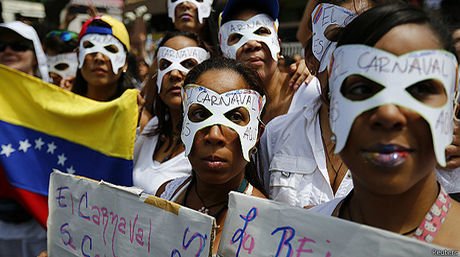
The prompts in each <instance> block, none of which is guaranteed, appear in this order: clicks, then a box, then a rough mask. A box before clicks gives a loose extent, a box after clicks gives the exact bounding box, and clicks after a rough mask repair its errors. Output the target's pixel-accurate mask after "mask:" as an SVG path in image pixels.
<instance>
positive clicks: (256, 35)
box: [219, 14, 281, 61]
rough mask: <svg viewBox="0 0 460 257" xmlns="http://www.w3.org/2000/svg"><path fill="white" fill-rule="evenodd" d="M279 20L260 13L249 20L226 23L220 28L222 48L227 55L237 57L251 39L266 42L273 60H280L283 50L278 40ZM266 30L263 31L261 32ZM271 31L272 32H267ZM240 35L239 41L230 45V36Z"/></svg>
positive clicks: (232, 57)
mask: <svg viewBox="0 0 460 257" xmlns="http://www.w3.org/2000/svg"><path fill="white" fill-rule="evenodd" d="M277 30H278V22H277V21H273V19H272V18H271V17H270V16H268V15H266V14H258V15H256V16H254V17H252V18H251V19H249V20H247V21H242V20H232V21H228V22H226V23H224V24H223V25H222V26H221V27H220V30H219V38H220V49H221V50H222V53H223V55H224V56H225V57H227V58H231V59H236V52H237V51H238V49H240V47H242V46H243V45H244V44H246V43H247V42H248V41H250V40H255V41H259V42H262V43H264V44H265V45H266V46H267V47H268V49H269V50H270V53H271V56H272V58H273V60H275V61H278V53H279V52H280V51H281V50H280V49H281V48H280V44H279V41H278V33H277ZM262 31H264V32H263V33H261V32H262ZM265 31H267V32H270V34H267V33H265ZM235 36H236V37H239V40H238V42H236V43H233V44H232V45H229V42H228V41H229V40H228V39H229V38H230V37H235Z"/></svg>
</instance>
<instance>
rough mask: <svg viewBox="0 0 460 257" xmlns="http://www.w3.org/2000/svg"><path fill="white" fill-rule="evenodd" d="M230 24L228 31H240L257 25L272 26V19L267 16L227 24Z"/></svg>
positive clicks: (257, 26) (254, 27)
mask: <svg viewBox="0 0 460 257" xmlns="http://www.w3.org/2000/svg"><path fill="white" fill-rule="evenodd" d="M229 25H230V28H229V30H230V32H231V33H232V32H240V31H244V30H250V29H256V28H259V27H266V26H268V27H270V26H273V21H272V20H270V19H269V18H259V19H256V20H252V21H247V22H241V23H237V24H229Z"/></svg>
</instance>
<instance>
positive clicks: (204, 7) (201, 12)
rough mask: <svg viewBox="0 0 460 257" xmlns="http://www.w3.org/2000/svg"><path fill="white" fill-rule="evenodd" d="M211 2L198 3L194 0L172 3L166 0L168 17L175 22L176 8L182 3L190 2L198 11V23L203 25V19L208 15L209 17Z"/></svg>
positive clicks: (205, 0)
mask: <svg viewBox="0 0 460 257" xmlns="http://www.w3.org/2000/svg"><path fill="white" fill-rule="evenodd" d="M212 1H213V0H203V2H201V3H200V2H198V1H196V0H177V1H176V2H174V3H173V2H172V0H168V16H169V18H171V19H172V21H173V22H175V21H176V20H175V19H176V17H175V16H176V15H175V11H176V7H177V6H178V5H179V4H181V3H183V2H190V3H192V4H193V5H195V6H196V9H197V10H198V21H199V22H200V23H203V19H204V18H208V17H209V15H211V9H212Z"/></svg>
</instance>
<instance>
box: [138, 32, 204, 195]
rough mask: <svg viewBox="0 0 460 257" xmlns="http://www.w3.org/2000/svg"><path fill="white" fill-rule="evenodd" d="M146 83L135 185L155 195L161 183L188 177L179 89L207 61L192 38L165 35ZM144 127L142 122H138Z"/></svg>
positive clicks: (182, 35) (190, 34)
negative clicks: (192, 71)
mask: <svg viewBox="0 0 460 257" xmlns="http://www.w3.org/2000/svg"><path fill="white" fill-rule="evenodd" d="M156 56H157V57H156V59H155V61H154V65H153V69H156V70H155V72H156V75H154V76H153V77H151V78H150V80H149V81H148V82H147V83H148V84H147V85H146V88H145V89H146V90H148V91H147V92H146V94H145V97H146V105H145V109H144V112H143V113H144V115H145V114H146V113H148V114H149V115H148V116H152V118H151V119H150V121H148V123H147V124H146V125H145V127H143V129H142V132H141V134H140V136H139V137H138V138H137V140H136V145H135V151H134V173H133V181H134V185H135V186H137V187H140V188H143V189H144V190H145V191H146V192H149V193H151V194H155V193H156V191H157V189H158V187H159V186H160V185H161V184H163V183H164V182H166V181H168V180H171V179H174V178H176V177H182V176H186V175H189V174H190V172H191V170H192V167H191V166H190V162H189V161H188V159H187V158H186V156H185V154H184V145H183V144H182V141H181V140H180V130H181V128H180V126H181V120H182V110H181V107H182V97H181V88H182V86H183V83H184V79H185V76H186V74H187V73H188V72H189V70H191V69H192V68H193V67H195V66H196V65H198V64H199V63H201V62H203V61H204V60H206V59H208V58H209V57H210V54H209V52H208V51H207V50H206V49H205V47H204V44H203V43H202V41H201V40H199V39H198V37H197V36H196V35H195V34H192V33H186V32H173V33H167V34H166V35H165V37H164V38H163V39H162V41H161V42H160V44H159V48H158V51H157V54H156ZM141 123H142V124H141V126H144V124H145V121H144V120H142V121H141Z"/></svg>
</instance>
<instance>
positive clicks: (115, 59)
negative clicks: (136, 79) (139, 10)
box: [72, 15, 134, 101]
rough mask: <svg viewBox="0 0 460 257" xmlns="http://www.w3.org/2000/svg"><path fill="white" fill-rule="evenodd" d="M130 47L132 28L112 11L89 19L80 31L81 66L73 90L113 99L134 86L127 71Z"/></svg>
mask: <svg viewBox="0 0 460 257" xmlns="http://www.w3.org/2000/svg"><path fill="white" fill-rule="evenodd" d="M129 47H130V44H129V35H128V31H127V30H126V27H125V25H123V23H121V22H120V21H118V20H116V19H114V18H112V17H110V16H108V15H103V16H97V17H94V18H91V19H89V20H88V21H86V22H85V24H83V27H82V30H81V31H80V34H79V48H78V62H79V66H78V70H77V75H76V78H75V81H74V83H73V86H72V92H74V93H76V94H79V95H82V96H85V97H88V98H91V99H93V100H97V101H110V100H113V99H115V98H117V97H119V96H120V95H121V94H122V93H123V92H124V91H125V90H126V89H127V88H133V87H134V86H133V85H132V84H131V80H130V79H129V78H128V75H127V73H126V70H127V68H128V64H127V61H126V58H127V53H128V51H129Z"/></svg>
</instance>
